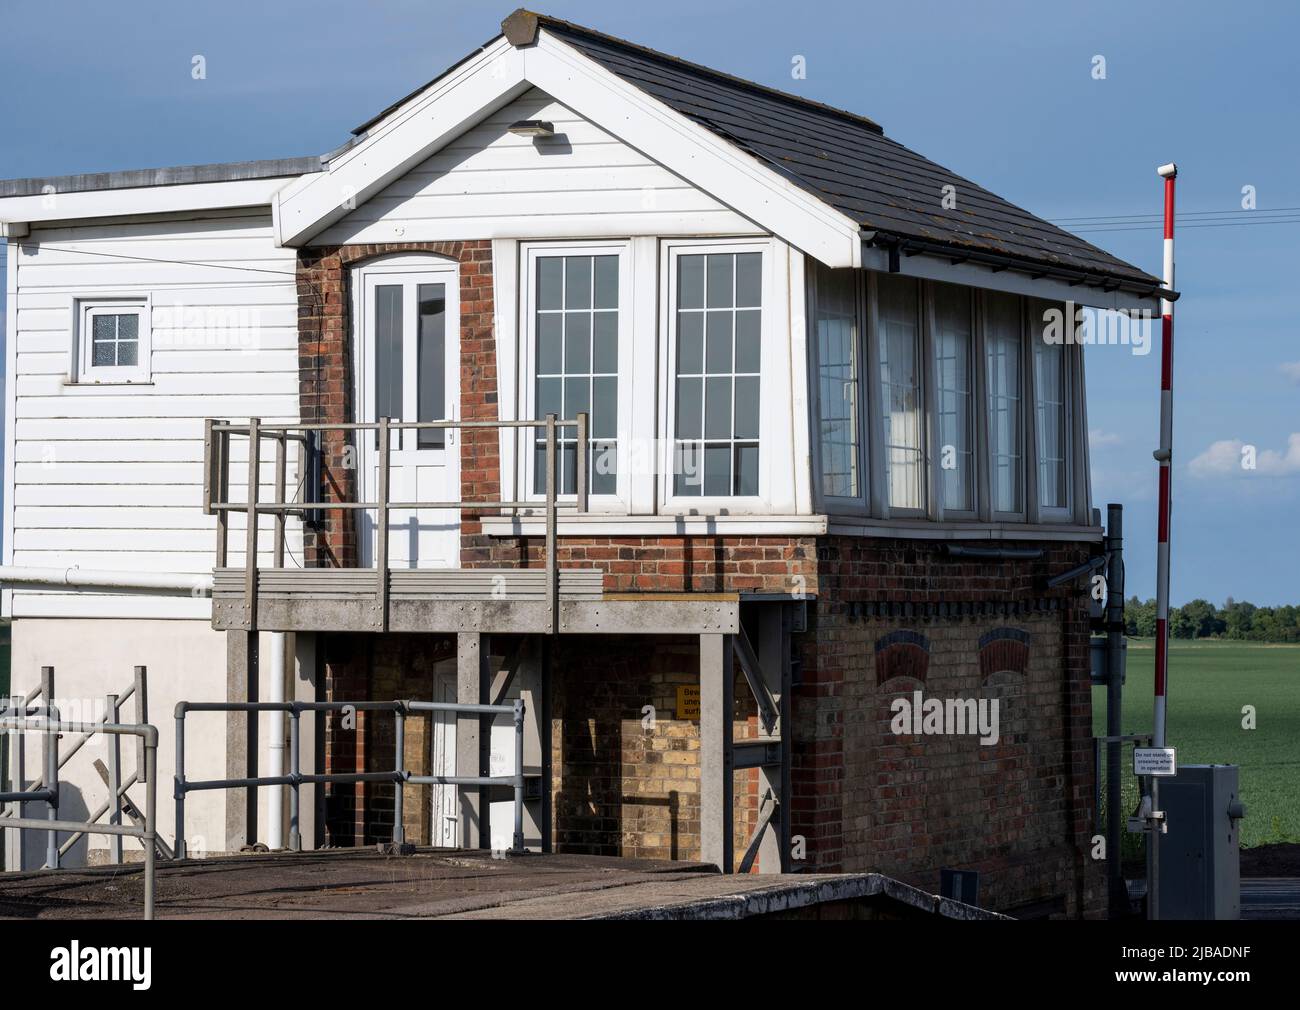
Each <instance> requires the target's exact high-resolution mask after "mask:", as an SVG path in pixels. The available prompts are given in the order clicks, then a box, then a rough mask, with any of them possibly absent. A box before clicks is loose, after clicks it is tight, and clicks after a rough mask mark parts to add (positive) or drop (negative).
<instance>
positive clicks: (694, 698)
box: [677, 684, 700, 719]
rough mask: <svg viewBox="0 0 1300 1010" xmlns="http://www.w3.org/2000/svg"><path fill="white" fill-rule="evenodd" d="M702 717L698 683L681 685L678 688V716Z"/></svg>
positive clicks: (688, 717)
mask: <svg viewBox="0 0 1300 1010" xmlns="http://www.w3.org/2000/svg"><path fill="white" fill-rule="evenodd" d="M699 717H700V688H699V685H698V684H690V685H679V686H678V688H677V718H678V719H698V718H699Z"/></svg>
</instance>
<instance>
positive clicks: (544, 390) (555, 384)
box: [537, 376, 564, 419]
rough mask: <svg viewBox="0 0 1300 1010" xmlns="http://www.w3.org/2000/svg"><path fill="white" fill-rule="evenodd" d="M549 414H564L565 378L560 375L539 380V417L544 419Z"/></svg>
mask: <svg viewBox="0 0 1300 1010" xmlns="http://www.w3.org/2000/svg"><path fill="white" fill-rule="evenodd" d="M547 414H554V415H555V416H556V417H562V416H563V415H564V380H563V379H561V378H559V377H558V376H555V377H539V378H538V380H537V417H538V419H544V418H545V417H546V415H547Z"/></svg>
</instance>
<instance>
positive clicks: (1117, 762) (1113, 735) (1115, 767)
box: [1106, 503, 1128, 916]
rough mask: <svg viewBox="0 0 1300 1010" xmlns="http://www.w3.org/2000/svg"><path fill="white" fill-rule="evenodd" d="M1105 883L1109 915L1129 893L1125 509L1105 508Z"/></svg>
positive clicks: (1125, 904)
mask: <svg viewBox="0 0 1300 1010" xmlns="http://www.w3.org/2000/svg"><path fill="white" fill-rule="evenodd" d="M1106 557H1107V568H1106V736H1107V737H1108V738H1109V741H1108V742H1107V744H1106V879H1107V882H1108V885H1109V887H1108V891H1109V896H1110V901H1109V906H1110V914H1111V916H1118V915H1122V914H1123V913H1124V911H1125V910H1126V909H1127V907H1128V888H1127V887H1126V886H1125V884H1124V868H1123V866H1122V865H1121V863H1120V849H1121V843H1122V839H1123V837H1124V835H1123V831H1124V812H1123V811H1122V810H1121V809H1120V805H1121V804H1122V802H1123V799H1122V793H1121V781H1122V780H1121V773H1122V771H1123V769H1122V768H1121V767H1120V766H1121V764H1122V762H1123V759H1124V758H1123V753H1124V745H1123V744H1122V743H1120V742H1119V740H1118V737H1119V736H1120V735H1121V734H1122V733H1123V732H1124V729H1123V726H1122V719H1121V717H1122V699H1123V694H1124V684H1123V677H1122V672H1123V668H1124V666H1123V664H1124V506H1123V505H1117V504H1114V503H1112V504H1110V505H1107V506H1106Z"/></svg>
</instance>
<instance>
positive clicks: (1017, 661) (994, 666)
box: [979, 628, 1030, 682]
mask: <svg viewBox="0 0 1300 1010" xmlns="http://www.w3.org/2000/svg"><path fill="white" fill-rule="evenodd" d="M1029 643H1030V638H1029V632H1027V631H1023V630H1021V629H1020V628H994V629H993V630H992V631H987V632H985V633H984V634H983V635H981V636H980V641H979V654H980V681H981V682H987V681H988V679H989V678H990V677H992V676H993V675H994V674H998V673H1015V674H1019V675H1020V676H1024V673H1025V669H1026V667H1028V666H1029Z"/></svg>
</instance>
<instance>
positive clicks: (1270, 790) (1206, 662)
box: [1092, 639, 1300, 846]
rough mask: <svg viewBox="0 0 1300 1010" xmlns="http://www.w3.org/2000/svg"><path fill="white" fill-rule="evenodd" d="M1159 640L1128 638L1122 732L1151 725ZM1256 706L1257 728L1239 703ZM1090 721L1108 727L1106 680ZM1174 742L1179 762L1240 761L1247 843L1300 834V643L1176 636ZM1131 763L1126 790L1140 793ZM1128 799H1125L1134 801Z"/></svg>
mask: <svg viewBox="0 0 1300 1010" xmlns="http://www.w3.org/2000/svg"><path fill="white" fill-rule="evenodd" d="M1154 667H1155V650H1154V647H1153V643H1152V641H1151V640H1150V639H1130V640H1129V645H1128V681H1127V683H1126V684H1125V685H1124V732H1125V733H1126V734H1129V733H1150V732H1151V707H1152V679H1153V675H1154V674H1153V671H1154ZM1246 705H1252V706H1254V709H1255V725H1256V728H1255V729H1253V730H1247V729H1243V728H1242V719H1243V718H1244V717H1243V715H1242V708H1243V707H1244V706H1246ZM1092 706H1093V728H1094V732H1095V733H1096V734H1097V735H1098V736H1101V735H1103V734H1104V733H1105V731H1106V690H1105V688H1100V687H1097V688H1093V692H1092ZM1168 719H1169V724H1168V731H1167V736H1168V739H1167V743H1168V744H1169V746H1171V747H1176V748H1177V749H1178V763H1179V764H1180V765H1182V764H1214V763H1217V764H1235V765H1240V766H1241V798H1242V800H1243V802H1244V803H1245V804H1246V811H1247V815H1246V819H1245V820H1244V821H1242V825H1241V843H1242V845H1246V846H1250V845H1263V844H1267V843H1268V842H1283V841H1290V842H1300V646H1296V645H1267V644H1263V643H1251V642H1227V641H1205V640H1201V641H1179V640H1175V641H1174V642H1172V643H1171V644H1170V651H1169V702H1168ZM1131 772H1132V765H1131V763H1130V764H1129V768H1128V769H1127V773H1126V775H1125V792H1126V794H1127V793H1128V792H1129V791H1130V790H1132V792H1133V794H1134V795H1136V787H1135V786H1133V785H1132V783H1133V782H1134V779H1133V776H1132V774H1131ZM1127 802H1128V801H1127V800H1126V805H1127Z"/></svg>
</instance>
